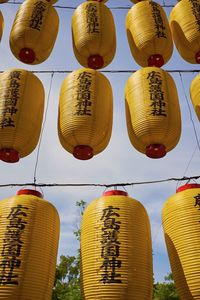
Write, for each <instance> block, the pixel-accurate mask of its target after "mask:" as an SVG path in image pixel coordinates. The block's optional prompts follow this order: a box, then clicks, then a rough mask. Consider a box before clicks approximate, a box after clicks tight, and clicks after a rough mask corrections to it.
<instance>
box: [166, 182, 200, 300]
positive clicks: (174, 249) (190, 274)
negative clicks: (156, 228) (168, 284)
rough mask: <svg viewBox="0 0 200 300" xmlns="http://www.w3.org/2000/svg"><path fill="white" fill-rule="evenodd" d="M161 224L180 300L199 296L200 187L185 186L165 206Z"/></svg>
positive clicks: (189, 299)
mask: <svg viewBox="0 0 200 300" xmlns="http://www.w3.org/2000/svg"><path fill="white" fill-rule="evenodd" d="M162 220H163V221H162V222H163V228H164V234H165V241H166V245H167V250H168V255H169V259H170V264H171V269H172V272H173V277H174V281H175V284H176V288H177V291H178V294H179V296H180V298H181V300H197V299H199V295H200V276H199V270H200V256H199V253H200V230H199V226H200V184H186V185H184V186H182V187H180V188H179V189H178V190H177V193H176V194H175V195H173V196H172V197H170V198H169V199H168V200H167V202H166V203H165V204H164V207H163V211H162Z"/></svg>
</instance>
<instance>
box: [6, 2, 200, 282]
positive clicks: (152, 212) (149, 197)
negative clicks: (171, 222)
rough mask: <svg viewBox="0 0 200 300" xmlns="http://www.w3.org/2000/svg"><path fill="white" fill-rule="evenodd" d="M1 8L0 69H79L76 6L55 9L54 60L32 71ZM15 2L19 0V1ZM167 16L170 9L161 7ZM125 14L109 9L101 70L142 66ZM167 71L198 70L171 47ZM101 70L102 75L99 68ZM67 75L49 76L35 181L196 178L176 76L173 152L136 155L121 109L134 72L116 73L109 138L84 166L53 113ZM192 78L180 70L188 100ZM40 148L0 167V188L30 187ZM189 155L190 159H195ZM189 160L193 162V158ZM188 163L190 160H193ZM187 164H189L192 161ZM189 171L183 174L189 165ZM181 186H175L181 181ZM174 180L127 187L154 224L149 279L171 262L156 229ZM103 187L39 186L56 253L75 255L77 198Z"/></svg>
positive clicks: (11, 11) (9, 14)
mask: <svg viewBox="0 0 200 300" xmlns="http://www.w3.org/2000/svg"><path fill="white" fill-rule="evenodd" d="M10 2H13V1H9V2H8V3H5V4H1V6H0V9H1V11H2V14H3V16H4V21H5V26H4V33H3V37H2V40H1V43H0V70H2V71H4V70H6V69H8V68H11V67H16V68H23V69H27V70H33V71H38V70H44V71H52V70H53V71H56V70H75V69H78V68H81V66H80V65H79V63H78V62H77V61H76V59H75V56H74V53H73V50H72V40H71V17H72V14H73V9H67V8H59V7H56V10H57V12H58V14H59V18H60V28H59V33H58V37H57V40H56V44H55V46H54V49H53V51H52V54H51V56H50V57H49V58H48V59H47V60H46V61H45V62H44V63H42V64H39V65H35V66H29V65H25V64H23V63H20V62H19V61H18V60H17V59H16V58H15V57H14V56H13V55H12V53H11V51H10V48H9V34H10V30H11V26H12V23H13V20H14V16H15V14H16V11H17V9H18V7H19V4H12V3H10ZM16 2H17V1H16ZM82 2H83V1H78V0H77V1H75V0H74V1H70V0H59V1H58V2H57V4H56V6H60V7H61V6H69V7H70V6H73V7H76V6H78V5H79V4H80V3H82ZM157 3H160V4H162V5H163V4H167V5H169V4H175V3H176V1H175V0H167V1H162V0H160V1H157ZM131 5H132V3H131V1H128V0H110V1H108V2H107V6H108V7H119V6H121V7H122V6H123V7H127V6H131ZM164 9H165V11H166V13H167V14H169V13H170V10H171V9H172V8H164ZM127 12H128V10H127V9H112V13H113V16H114V20H115V25H116V34H117V51H116V55H115V58H114V60H113V61H112V63H111V64H110V65H109V66H107V67H106V68H105V70H138V69H140V66H139V65H137V64H136V62H135V61H134V59H133V57H132V55H131V52H130V49H129V46H128V41H127V38H126V31H125V18H126V14H127ZM163 69H165V70H180V69H181V70H193V69H195V70H196V69H199V66H198V65H191V64H189V63H187V62H185V61H183V59H182V58H181V57H180V56H179V54H178V53H177V51H176V49H175V47H174V52H173V56H172V58H171V60H170V61H169V62H168V63H167V64H166V65H164V67H163ZM102 71H103V70H102ZM36 75H37V76H38V77H39V78H40V79H41V81H42V83H43V85H44V87H45V93H46V102H47V95H48V91H49V87H50V80H51V73H46V74H36ZM66 75H67V74H65V73H62V74H57V73H55V74H54V77H53V81H52V89H51V92H50V98H49V106H48V110H47V116H46V122H45V124H44V131H43V135H42V140H41V147H40V151H39V161H38V166H37V172H36V179H37V183H100V184H111V183H126V182H141V181H152V180H159V179H165V178H171V177H176V178H180V177H183V176H184V175H185V176H194V175H198V174H199V167H198V166H199V161H200V160H199V150H198V149H196V151H195V153H194V150H195V148H196V144H197V143H196V139H195V135H194V130H193V126H192V123H191V120H190V114H189V110H188V105H187V101H186V99H185V97H184V93H183V86H182V84H181V79H180V75H179V74H178V73H171V75H172V77H173V78H174V80H175V83H176V86H177V89H178V95H179V101H180V107H181V116H182V135H181V139H180V141H179V143H178V145H177V147H176V148H175V149H173V150H172V151H171V152H169V153H168V154H167V155H166V157H164V158H162V159H159V160H153V159H150V158H147V157H145V156H144V155H143V154H141V153H139V152H137V150H135V149H134V148H133V147H132V145H131V143H130V141H129V138H128V134H127V129H126V119H125V109H124V87H125V84H126V81H127V79H128V77H129V76H131V73H114V74H110V73H109V74H108V73H105V74H104V75H105V76H106V77H107V78H108V79H109V81H110V83H111V86H112V89H113V96H114V97H113V98H114V120H113V131H112V137H111V140H110V143H109V145H108V147H107V148H106V149H105V150H104V151H103V152H102V153H100V154H99V155H97V156H95V157H94V158H92V159H91V160H89V161H79V160H76V159H75V158H74V157H73V156H72V155H70V154H69V153H68V152H66V151H65V150H64V149H63V148H62V146H61V145H60V142H59V139H58V136H57V111H58V100H59V92H60V87H61V84H62V81H63V79H64V78H65V77H66ZM196 75H197V73H183V74H182V78H183V83H184V88H185V91H186V94H187V97H188V99H189V101H190V97H189V86H190V83H191V81H192V79H193V78H194V77H195V76H196ZM190 108H191V110H192V118H193V120H194V123H195V126H196V130H197V133H198V135H199V122H198V119H197V117H196V115H195V113H194V111H193V108H192V105H191V103H190ZM37 150H38V148H37V149H36V150H35V151H34V152H32V153H31V154H30V155H29V156H27V157H25V158H23V159H21V160H20V161H19V163H16V164H13V165H10V164H6V163H3V162H0V168H1V171H0V184H6V183H27V182H33V176H34V169H35V164H36V156H37ZM193 153H194V155H193V157H192V154H193ZM191 158H192V160H191ZM190 160H191V162H190ZM189 162H190V164H189ZM188 164H189V167H188V170H187V172H186V173H185V170H186V167H187V166H188ZM179 185H180V184H179ZM176 186H177V182H167V183H156V184H145V185H134V186H131V187H126V190H127V192H128V193H129V195H130V197H132V198H135V199H137V200H139V201H140V202H141V203H142V204H143V205H144V206H145V208H146V209H147V212H148V214H149V217H150V221H151V231H152V241H153V260H154V277H155V280H156V281H162V280H163V279H164V276H165V275H166V274H167V273H168V272H169V271H170V266H169V260H168V256H167V252H166V247H165V243H164V238H163V232H162V224H161V210H162V207H163V204H164V202H165V201H166V200H167V199H168V198H169V197H170V196H171V195H173V194H174V193H175V190H176ZM18 189H19V188H17V187H6V188H1V189H0V192H1V198H2V199H4V198H5V197H9V196H12V195H13V194H15V193H16V191H17V190H18ZM104 190H105V188H104V187H62V188H61V187H50V188H43V192H44V198H45V199H47V200H48V201H50V202H51V203H53V204H54V205H55V207H56V208H57V210H58V212H59V214H60V218H61V234H60V243H59V255H61V254H64V255H67V254H69V255H72V254H74V253H75V251H76V250H77V248H78V246H79V245H78V243H77V241H76V239H75V237H74V235H73V231H74V230H76V228H77V226H78V223H79V212H78V209H77V208H76V206H75V203H76V201H79V200H80V199H83V200H84V201H86V202H87V203H89V202H91V201H92V200H94V199H95V198H98V197H100V196H101V195H102V193H103V192H104Z"/></svg>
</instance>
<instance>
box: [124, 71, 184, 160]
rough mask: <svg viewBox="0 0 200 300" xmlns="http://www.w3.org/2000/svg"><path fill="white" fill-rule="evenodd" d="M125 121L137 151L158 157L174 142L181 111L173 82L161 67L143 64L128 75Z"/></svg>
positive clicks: (170, 148)
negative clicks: (144, 65)
mask: <svg viewBox="0 0 200 300" xmlns="http://www.w3.org/2000/svg"><path fill="white" fill-rule="evenodd" d="M125 104H126V121H127V129H128V134H129V138H130V141H131V143H132V145H133V146H134V147H135V148H136V149H137V150H138V151H140V152H142V153H145V154H146V155H147V156H148V157H151V158H161V157H163V156H165V154H166V153H167V152H169V151H170V150H172V149H173V148H174V147H175V146H176V145H177V143H178V141H179V138H180V134H181V115H180V108H179V101H178V95H177V90H176V86H175V83H174V81H173V79H172V77H171V76H170V75H169V74H168V73H167V72H166V71H164V70H162V69H160V68H156V67H147V68H143V69H140V70H138V71H137V72H135V73H134V74H133V75H131V77H130V78H129V79H128V81H127V83H126V87H125Z"/></svg>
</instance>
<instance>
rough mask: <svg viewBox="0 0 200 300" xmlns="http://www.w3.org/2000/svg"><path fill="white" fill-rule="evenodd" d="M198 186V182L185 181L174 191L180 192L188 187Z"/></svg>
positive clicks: (199, 185) (195, 187)
mask: <svg viewBox="0 0 200 300" xmlns="http://www.w3.org/2000/svg"><path fill="white" fill-rule="evenodd" d="M198 188H200V184H198V183H187V184H185V185H182V186H180V187H179V188H178V189H177V190H176V192H177V193H179V192H182V191H185V190H188V189H198Z"/></svg>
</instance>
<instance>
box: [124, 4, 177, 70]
mask: <svg viewBox="0 0 200 300" xmlns="http://www.w3.org/2000/svg"><path fill="white" fill-rule="evenodd" d="M126 32H127V37H128V42H129V46H130V49H131V53H132V55H133V57H134V59H135V61H136V62H137V63H138V64H139V65H140V66H142V67H147V66H156V67H161V66H162V65H164V64H166V63H167V61H168V60H169V59H170V57H171V55H172V52H173V42H172V37H171V33H170V28H169V24H168V20H167V16H166V14H165V12H164V10H163V8H162V6H161V5H159V4H157V3H156V2H153V1H141V2H140V3H137V4H136V5H134V6H133V7H132V8H131V9H130V10H129V12H128V14H127V17H126Z"/></svg>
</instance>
